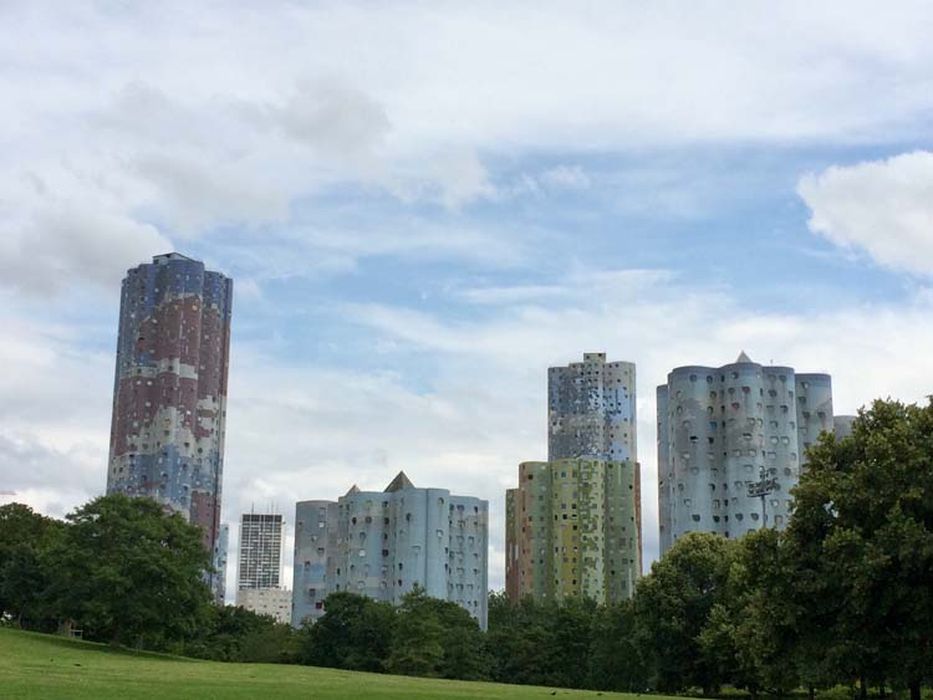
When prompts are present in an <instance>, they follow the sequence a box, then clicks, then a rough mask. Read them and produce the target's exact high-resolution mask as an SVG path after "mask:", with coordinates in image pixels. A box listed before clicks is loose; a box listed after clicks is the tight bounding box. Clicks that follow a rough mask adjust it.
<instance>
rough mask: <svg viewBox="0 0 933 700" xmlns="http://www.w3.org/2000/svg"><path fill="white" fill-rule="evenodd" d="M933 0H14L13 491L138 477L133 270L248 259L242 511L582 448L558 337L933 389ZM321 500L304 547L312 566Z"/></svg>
mask: <svg viewBox="0 0 933 700" xmlns="http://www.w3.org/2000/svg"><path fill="white" fill-rule="evenodd" d="M931 26H933V4H931V3H929V2H927V1H926V0H923V1H916V2H914V1H911V0H903V1H892V2H888V3H884V4H883V5H881V4H879V3H876V2H867V1H864V0H846V1H845V2H841V1H840V2H836V1H827V2H821V3H812V2H802V1H797V0H788V1H786V2H782V3H778V4H775V3H771V2H764V1H760V0H749V1H747V2H741V3H737V2H732V3H727V2H723V1H722V0H697V1H696V2H691V3H681V2H666V1H664V0H661V1H659V2H654V3H647V4H646V3H641V2H628V1H617V2H583V3H581V2H576V3H551V2H520V1H515V2H511V3H501V2H475V3H459V2H430V3H428V2H378V3H376V2H348V1H344V2H333V3H331V2H298V1H297V0H294V1H293V0H266V1H265V2H262V3H249V2H232V1H231V2H226V1H213V2H204V3H189V2H174V1H171V0H169V1H167V2H162V3H132V2H122V1H119V0H109V1H100V2H81V1H80V0H75V1H74V2H68V3H61V2H51V1H50V2H43V1H42V0H28V1H26V0H23V1H17V0H0V94H2V95H3V107H2V109H0V363H2V367H3V370H4V371H3V372H2V373H0V503H2V502H9V501H20V502H25V503H28V504H30V505H32V506H33V507H35V508H37V509H38V510H40V511H42V512H44V513H47V514H50V515H54V516H56V517H61V516H63V515H64V514H65V513H67V512H69V511H71V510H72V509H74V508H75V507H76V506H78V505H80V504H81V503H83V502H85V501H87V500H88V499H90V498H92V497H94V496H97V495H100V494H101V493H102V492H103V491H104V488H105V483H106V462H107V453H108V440H109V428H110V411H111V401H112V388H113V372H114V361H115V347H116V331H117V318H118V311H119V285H120V279H121V278H122V276H123V275H124V274H125V272H126V270H127V269H128V268H130V267H133V266H135V265H137V264H139V263H141V262H146V261H148V260H149V258H150V257H151V256H152V255H155V254H159V253H163V252H167V251H170V250H177V251H179V252H182V253H184V254H186V255H190V256H193V257H197V258H199V259H202V260H204V261H205V262H206V264H207V265H208V266H209V267H210V268H211V269H215V270H220V271H222V272H224V273H226V274H228V275H230V276H232V277H233V279H234V287H235V294H234V313H233V335H232V341H231V362H230V386H229V405H228V424H227V444H226V455H225V467H224V483H223V520H224V521H226V522H230V523H231V526H232V527H231V557H230V567H229V570H228V575H227V579H228V588H231V589H232V587H233V585H234V582H235V567H234V565H235V562H236V556H235V553H234V552H235V548H236V547H235V546H236V543H237V528H236V521H237V520H238V518H239V515H240V514H241V513H242V512H244V511H247V512H248V511H249V510H250V509H251V508H255V509H256V510H257V511H268V510H269V509H277V510H278V511H279V512H283V513H284V515H285V517H286V520H287V522H288V524H289V528H290V532H289V534H290V535H291V527H292V526H293V525H294V503H295V501H296V500H305V499H319V498H328V499H334V498H336V497H338V496H339V495H342V494H343V493H345V492H346V491H347V490H348V489H349V488H350V486H351V485H353V484H358V485H359V486H360V488H362V489H378V490H381V489H382V488H384V487H385V485H386V484H387V483H388V482H389V481H390V480H391V479H392V477H393V476H394V475H395V474H396V473H397V472H398V471H399V470H405V472H406V473H407V474H408V476H409V477H410V478H411V479H412V481H413V482H414V483H415V485H417V486H434V487H442V488H449V489H451V490H452V491H453V492H455V493H459V494H464V495H473V496H480V497H483V498H486V499H488V500H489V502H490V545H491V547H490V559H489V567H490V574H489V580H490V585H491V587H493V588H501V587H502V586H503V585H504V557H503V544H504V542H503V540H504V494H505V489H506V488H509V487H511V486H514V485H515V484H516V478H517V470H518V464H519V462H521V461H525V460H539V459H544V458H545V457H546V454H547V423H546V413H547V405H546V391H547V381H546V376H547V374H546V373H547V368H548V367H549V366H553V365H561V364H567V363H569V362H572V361H577V360H580V359H581V358H582V355H583V353H584V352H606V353H607V356H608V359H609V360H610V361H614V360H627V361H632V362H635V363H636V366H637V396H638V398H637V408H638V457H639V461H640V463H641V469H642V487H643V492H642V497H643V503H642V505H643V543H644V551H645V566H646V568H647V566H648V565H649V564H650V562H651V561H652V560H653V559H655V558H656V557H657V552H658V523H657V486H656V478H657V476H656V475H657V457H656V429H655V402H654V391H655V387H656V386H657V385H658V384H661V383H663V382H664V381H665V379H666V374H667V372H668V371H670V370H671V369H672V368H674V367H676V366H679V365H685V364H705V365H712V366H719V365H722V364H726V363H728V362H731V361H732V360H734V359H735V357H736V356H737V355H738V354H739V352H740V351H741V350H745V351H746V352H747V353H748V354H749V355H750V356H751V357H752V359H753V360H756V361H760V362H770V361H772V360H773V361H774V362H775V363H780V364H785V365H791V366H794V367H796V368H797V369H798V370H799V371H808V372H816V371H821V372H829V373H831V374H832V376H833V386H834V400H835V410H836V412H837V413H854V412H855V411H856V410H857V409H858V408H859V407H861V406H864V405H865V404H867V403H869V402H870V401H872V400H873V399H875V398H878V397H892V398H896V399H900V400H903V401H908V402H914V401H921V400H925V397H926V396H927V395H928V394H930V393H933V380H931V377H933V352H931V348H933V131H931V126H933V42H930V41H929V30H930V27H931ZM291 541H292V540H291V537H289V538H288V539H287V542H288V545H287V550H286V552H285V564H286V571H285V583H286V584H288V585H289V586H290V581H291Z"/></svg>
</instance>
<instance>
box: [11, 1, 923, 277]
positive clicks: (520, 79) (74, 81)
mask: <svg viewBox="0 0 933 700" xmlns="http://www.w3.org/2000/svg"><path fill="white" fill-rule="evenodd" d="M931 18H933V6H931V5H930V4H929V3H926V2H922V1H921V0H903V1H902V2H899V3H893V4H891V3H888V4H887V5H885V6H884V8H881V7H879V6H878V5H877V3H871V2H868V1H867V0H859V1H856V2H854V3H853V2H851V1H850V2H845V3H843V2H836V3H823V4H821V5H820V7H819V8H813V7H812V6H811V4H809V3H805V2H803V0H793V1H791V2H787V3H782V4H781V5H780V6H779V7H776V6H774V4H773V3H764V2H751V3H745V4H743V6H742V8H741V9H740V10H736V9H735V8H733V7H729V8H728V9H725V8H723V7H722V6H720V5H718V4H716V3H712V2H699V3H694V4H692V5H691V6H690V7H688V8H684V7H682V6H681V5H678V4H672V3H658V4H652V5H651V7H644V6H642V5H640V4H637V3H608V2H607V3H605V4H602V5H600V4H597V5H595V6H590V7H588V8H576V9H573V10H570V9H568V6H566V5H561V4H547V3H545V4H541V3H530V2H528V3H517V4H514V5H512V6H511V7H510V11H509V13H508V15H507V16H505V17H503V16H502V15H501V8H500V7H499V6H498V5H497V4H495V3H491V2H486V3H472V4H469V5H465V4H462V3H446V4H443V3H442V4H441V5H436V6H432V7H430V8H429V7H427V6H425V5H423V4H418V3H402V4H392V5H391V6H390V5H380V4H372V3H323V4H315V5H296V4H295V3H292V2H286V1H285V0H280V1H279V2H276V1H275V0H273V1H272V2H269V3H264V5H263V7H262V9H261V10H259V9H257V8H255V7H252V6H250V5H249V4H243V3H238V2H232V1H231V2H224V1H221V2H217V3H213V4H211V5H210V6H199V7H191V6H190V4H187V3H183V2H180V1H179V2H168V3H160V4H159V6H158V8H156V7H155V6H151V7H150V6H148V5H128V6H120V7H118V8H117V7H116V6H113V5H101V4H99V3H79V2H75V3H69V6H68V8H67V9H66V10H63V9H62V7H61V5H60V3H43V2H34V3H5V4H3V5H2V9H0V22H2V24H3V26H4V27H6V28H8V29H9V31H7V32H5V33H4V35H3V38H2V39H0V62H2V65H4V66H5V70H4V72H3V75H2V77H0V88H2V89H3V94H4V101H5V105H6V107H7V108H6V109H4V110H2V112H0V173H3V176H2V177H0V211H2V213H3V214H4V219H3V225H2V226H3V228H2V229H0V237H2V239H3V240H4V241H5V242H6V241H8V240H14V241H15V243H13V244H8V243H6V244H5V245H3V246H2V247H0V267H2V268H3V269H4V270H14V271H15V270H16V269H18V268H25V267H27V266H28V263H29V261H30V255H31V254H35V253H36V252H38V253H39V257H45V258H48V257H55V256H56V255H57V253H56V252H55V251H56V248H55V243H56V241H58V240H60V238H61V237H60V236H58V235H56V234H54V233H48V232H46V231H45V226H46V224H45V222H44V220H43V217H42V216H40V213H41V212H43V211H44V208H45V203H46V201H47V200H48V199H50V198H51V199H53V200H54V201H55V202H57V203H58V205H59V206H64V207H66V208H67V209H68V210H73V209H77V210H79V211H90V212H94V213H95V215H100V214H99V213H100V212H106V214H105V216H106V217H107V218H108V222H109V225H107V226H101V227H100V228H101V234H100V237H101V241H100V246H103V247H109V244H110V243H113V242H114V241H115V240H119V241H120V242H121V245H124V246H125V247H126V248H127V249H132V250H133V251H134V254H136V253H140V252H143V251H145V252H146V254H148V253H149V252H151V249H152V248H154V247H155V246H156V244H158V245H161V244H163V243H164V242H166V241H167V240H169V239H170V240H173V241H176V242H177V241H178V240H179V239H182V240H183V239H184V238H186V237H190V236H195V235H203V234H204V233H205V232H206V233H211V232H214V231H216V230H217V229H218V228H220V227H224V226H244V227H247V228H253V229H262V227H263V226H264V225H268V224H276V225H280V224H283V223H285V222H287V221H288V220H289V218H290V217H291V215H292V213H293V211H294V208H295V206H296V204H297V203H300V202H303V201H307V198H309V197H313V196H314V195H315V194H317V193H320V192H322V191H326V190H327V188H328V187H330V186H333V185H335V184H344V183H354V184H362V185H363V186H364V187H366V188H373V189H375V190H377V191H382V190H384V191H388V192H390V193H393V194H394V195H396V196H398V197H401V198H402V199H404V200H406V201H416V202H421V201H424V200H427V201H430V202H437V203H440V204H442V205H444V206H446V207H450V208H453V209H457V208H459V207H463V206H466V205H468V204H469V203H470V202H473V201H475V200H477V199H482V198H485V197H493V196H495V195H496V192H495V189H494V187H493V185H492V184H491V183H492V182H495V178H494V177H491V176H490V174H489V173H488V167H489V166H488V163H487V161H490V162H491V161H492V159H494V158H500V157H502V156H505V157H506V158H511V157H513V156H514V155H516V154H518V155H521V154H522V153H528V152H541V151H560V152H563V153H567V152H570V153H573V154H579V153H592V152H594V150H596V149H602V150H605V151H618V150H622V149H633V148H635V149H640V148H657V147H663V148H667V147H670V146H677V145H681V146H682V145H685V144H697V143H710V142H712V143H749V142H759V143H761V142H767V143H781V144H785V143H787V142H799V141H812V140H815V139H820V140H823V141H831V142H850V141H860V142H864V141H869V142H877V141H882V142H883V141H888V140H890V139H891V138H892V134H897V136H898V137H905V135H906V136H909V135H910V134H913V133H923V132H924V131H925V129H926V115H928V114H929V110H930V108H931V107H933V89H931V84H930V78H929V70H928V67H929V65H930V63H931V61H933V45H931V44H930V42H929V41H928V37H927V34H926V32H925V31H924V29H923V28H924V27H925V26H927V25H928V23H929V20H930V19H931ZM588 179H589V176H588V175H587V174H586V173H585V172H583V171H582V170H580V169H578V168H577V167H576V166H573V165H567V166H559V167H557V168H555V169H553V170H552V171H551V172H549V173H544V174H543V175H542V176H541V179H540V182H542V183H544V184H545V185H547V186H552V187H585V186H586V183H587V181H588ZM27 182H31V183H33V185H35V187H36V188H39V189H41V190H42V191H43V194H42V195H37V194H36V193H35V192H32V193H30V192H29V191H28V190H29V187H24V183H27ZM11 212H12V215H10V214H11ZM35 227H38V228H35ZM26 238H29V239H31V240H32V241H34V242H33V243H32V244H31V248H30V246H27V245H26V244H24V243H22V241H23V239H26ZM82 240H84V241H85V242H87V243H88V244H90V245H91V247H92V248H93V247H98V244H97V243H95V242H93V241H90V240H89V239H88V238H87V237H84V238H83V239H82ZM27 249H29V251H28V252H27ZM70 260H71V258H62V259H61V260H57V261H56V262H55V264H54V265H51V266H50V268H39V269H37V271H36V277H37V278H42V277H44V278H45V280H48V279H49V278H51V277H52V276H53V272H52V270H54V269H59V268H61V267H63V266H64V267H65V268H66V269H64V270H62V273H63V274H65V275H66V276H67V275H71V276H73V277H74V278H76V279H84V278H87V277H89V276H90V277H91V278H94V279H97V278H100V277H101V276H103V277H107V278H112V277H113V275H114V274H115V272H114V271H119V270H120V268H122V267H124V266H125V261H123V260H117V259H114V260H105V261H104V262H103V263H101V265H100V268H101V269H88V267H87V266H86V265H85V266H84V267H83V268H82V267H81V264H78V266H77V268H76V269H71V268H69V267H68V266H69V264H70ZM3 280H4V281H7V282H8V283H9V282H11V281H12V283H14V284H16V285H19V286H20V287H22V286H24V282H23V280H21V279H19V278H18V276H16V275H12V276H8V275H3ZM34 286H36V287H44V286H46V282H44V281H43V282H40V283H37V284H36V285H34Z"/></svg>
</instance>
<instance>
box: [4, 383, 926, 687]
mask: <svg viewBox="0 0 933 700" xmlns="http://www.w3.org/2000/svg"><path fill="white" fill-rule="evenodd" d="M793 497H794V501H795V509H794V513H793V516H792V518H791V520H790V523H789V525H788V527H787V529H786V530H784V531H782V532H777V531H775V530H770V529H763V530H759V531H756V532H753V533H750V534H748V535H746V536H744V537H742V538H740V539H737V540H729V539H725V538H722V537H720V536H718V535H712V534H705V533H690V534H688V535H686V536H684V537H682V538H680V539H679V540H678V541H677V542H676V543H675V544H674V546H673V547H672V548H671V549H670V550H669V551H668V552H667V553H666V554H665V556H664V557H663V558H662V559H660V560H659V561H656V562H655V563H654V564H653V565H652V568H651V572H650V573H649V574H648V575H646V576H645V577H643V578H642V579H641V580H640V581H639V582H638V584H637V586H636V592H635V595H634V597H633V598H632V599H631V600H629V601H626V602H624V603H622V604H619V605H609V606H601V605H596V604H595V603H594V602H593V601H591V600H587V599H574V598H571V599H566V600H563V601H534V600H531V599H526V600H523V601H521V602H520V603H517V604H513V603H511V602H510V601H509V600H508V599H507V598H506V597H505V596H504V594H501V593H493V594H491V595H490V600H489V629H488V631H487V632H482V631H481V630H480V629H479V627H478V626H477V624H476V622H475V621H474V620H473V619H472V618H471V617H470V615H469V614H468V613H467V612H466V611H465V610H463V609H461V608H459V607H458V606H457V605H455V604H453V603H451V602H448V601H441V600H436V599H432V598H429V597H428V596H427V595H425V593H424V592H423V591H422V590H419V589H416V590H415V591H413V592H412V593H410V594H408V595H407V596H405V598H404V599H403V601H402V603H401V605H400V606H398V607H393V606H391V605H389V604H387V603H381V602H377V601H373V600H370V599H368V598H364V597H361V596H358V595H355V594H352V593H346V592H341V593H335V594H333V595H331V596H330V597H328V599H327V600H326V603H325V610H326V612H325V615H324V616H323V617H322V618H321V619H320V620H319V621H318V622H317V623H315V624H313V625H306V626H305V627H303V628H301V629H300V630H293V629H292V628H291V627H290V626H288V625H283V624H278V623H276V622H275V621H274V620H273V619H272V618H268V617H263V616H259V615H256V614H254V613H251V612H249V611H246V610H243V609H242V608H235V607H231V606H227V607H220V608H218V607H216V606H213V605H211V604H210V593H209V591H208V589H207V587H206V585H205V584H204V581H203V576H202V572H203V571H204V570H205V569H206V567H207V566H209V563H210V562H209V561H208V559H209V558H208V555H207V553H206V552H204V550H203V549H202V547H201V545H200V533H199V531H198V529H197V528H196V527H194V526H192V525H189V524H188V523H186V522H184V520H183V519H182V518H181V517H180V516H178V515H168V514H166V513H165V512H164V511H163V509H162V507H161V506H159V505H158V504H156V503H154V502H152V501H149V500H147V499H129V498H126V497H124V496H119V495H111V496H105V497H102V498H98V499H95V500H94V501H91V502H90V503H89V504H87V505H85V506H83V507H81V508H79V509H77V510H76V511H75V512H74V513H72V514H70V515H69V516H67V518H66V520H65V521H64V522H62V521H57V520H53V519H50V518H46V517H44V516H41V515H38V514H36V513H34V512H32V511H31V510H30V509H29V508H28V507H26V506H23V505H19V504H10V505H6V506H2V507H0V615H2V619H3V620H5V622H6V623H7V624H15V625H18V626H20V627H24V628H27V629H36V630H41V631H55V630H57V629H60V628H61V626H62V625H63V624H65V625H71V626H76V627H79V628H80V629H82V630H83V635H84V637H85V638H89V639H96V640H101V641H109V642H112V643H115V644H123V645H127V646H133V647H137V648H147V649H158V650H165V651H171V652H174V653H180V654H186V655H190V656H197V657H201V658H210V659H217V660H223V661H269V662H282V663H304V664H311V665H317V666H329V667H335V668H343V669H350V670H361V671H373V672H385V673H399V674H408V675H419V676H434V677H441V678H461V679H473V680H494V681H501V682H507V683H524V684H536V685H550V686H562V687H569V688H592V689H598V690H622V691H636V692H646V691H656V692H665V693H679V692H696V693H703V694H715V693H717V692H719V691H720V690H721V689H722V688H724V687H726V686H728V687H732V688H738V689H743V690H745V691H747V692H748V693H750V694H751V695H752V696H753V697H754V696H757V695H759V694H765V693H766V694H775V695H786V694H789V693H792V692H808V693H809V694H810V695H811V697H812V696H813V695H814V694H815V693H816V692H817V691H818V690H821V689H827V688H833V687H836V686H840V685H841V686H847V687H849V688H850V689H851V692H852V693H856V692H857V693H860V694H861V696H862V697H863V698H864V697H865V696H866V695H867V692H868V689H869V688H870V687H871V688H876V689H877V690H878V692H879V694H880V695H881V696H884V695H885V693H886V692H888V691H894V692H908V691H909V695H910V697H911V699H912V700H920V697H921V688H922V686H924V685H926V686H929V685H930V684H931V683H933V402H929V403H928V404H927V405H926V406H915V405H906V406H905V405H903V404H901V403H898V402H894V401H876V402H875V403H874V404H873V406H872V407H871V409H870V410H867V411H863V412H862V413H861V414H860V416H859V418H858V419H857V420H856V421H855V424H854V426H853V433H852V435H851V436H850V437H846V438H844V439H841V440H837V439H836V438H835V437H834V436H832V435H828V434H824V435H823V436H821V438H820V440H819V441H818V443H817V444H815V445H814V446H813V447H812V448H811V449H810V451H809V453H808V466H807V469H806V470H805V473H804V474H803V475H802V476H801V480H800V484H799V485H798V486H797V487H796V489H795V490H794V492H793ZM856 689H857V690H856Z"/></svg>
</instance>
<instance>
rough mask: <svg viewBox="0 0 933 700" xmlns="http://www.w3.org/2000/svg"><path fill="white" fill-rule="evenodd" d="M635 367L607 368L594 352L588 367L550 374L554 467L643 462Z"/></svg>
mask: <svg viewBox="0 0 933 700" xmlns="http://www.w3.org/2000/svg"><path fill="white" fill-rule="evenodd" d="M636 424H637V415H636V410H635V365H634V364H633V363H631V362H609V363H607V362H606V354H605V353H601V352H588V353H584V354H583V362H572V363H570V364H569V365H567V366H566V367H551V368H550V369H548V461H551V462H553V461H555V460H559V459H577V458H578V457H580V458H587V459H603V460H608V461H617V462H624V461H626V460H631V461H633V462H635V461H637V459H638V458H637V455H638V445H637V441H636V429H635V426H636Z"/></svg>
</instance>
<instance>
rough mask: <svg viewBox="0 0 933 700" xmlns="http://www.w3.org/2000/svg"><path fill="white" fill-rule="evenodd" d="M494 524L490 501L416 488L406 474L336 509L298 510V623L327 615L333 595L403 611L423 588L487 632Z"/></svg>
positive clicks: (351, 494)
mask: <svg viewBox="0 0 933 700" xmlns="http://www.w3.org/2000/svg"><path fill="white" fill-rule="evenodd" d="M488 518H489V504H488V502H487V501H484V500H481V499H478V498H472V497H468V496H453V495H451V493H450V491H448V490H447V489H436V488H416V487H415V486H414V485H413V484H412V483H411V481H409V479H408V477H406V476H405V474H404V472H399V474H398V475H397V476H396V477H395V478H394V479H393V480H392V482H391V483H390V484H389V485H388V486H387V487H386V489H385V490H384V491H360V490H359V489H358V488H357V487H356V486H354V487H352V488H351V489H350V490H349V491H348V492H347V493H346V495H344V496H342V497H340V498H339V499H338V500H337V502H336V503H334V502H332V501H301V502H299V503H298V504H297V507H296V512H295V521H296V524H295V560H294V589H293V590H294V593H293V605H292V623H293V624H294V625H296V626H298V625H300V624H301V623H302V622H303V621H305V620H308V619H310V620H312V621H313V620H315V619H317V618H318V617H320V616H321V615H323V614H324V600H325V598H326V597H327V596H328V595H329V594H330V593H333V592H335V591H350V592H352V593H358V594H360V595H365V596H368V597H370V598H373V599H375V600H382V601H387V602H391V603H393V604H398V603H399V602H400V601H401V599H402V596H404V595H405V594H406V593H408V592H410V591H411V590H413V589H414V587H415V586H419V587H421V588H423V589H424V590H425V592H426V593H427V594H428V595H429V596H432V597H434V598H440V599H442V600H450V601H453V602H455V603H457V604H458V605H460V606H461V607H463V608H464V609H466V610H467V611H468V612H469V613H470V614H471V615H472V616H473V617H474V618H475V619H476V620H477V622H478V623H479V624H480V626H481V627H482V628H483V629H485V627H486V616H487V609H486V599H487V589H488V569H487V563H488V561H487V560H488V556H487V551H488V544H489V536H488Z"/></svg>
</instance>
